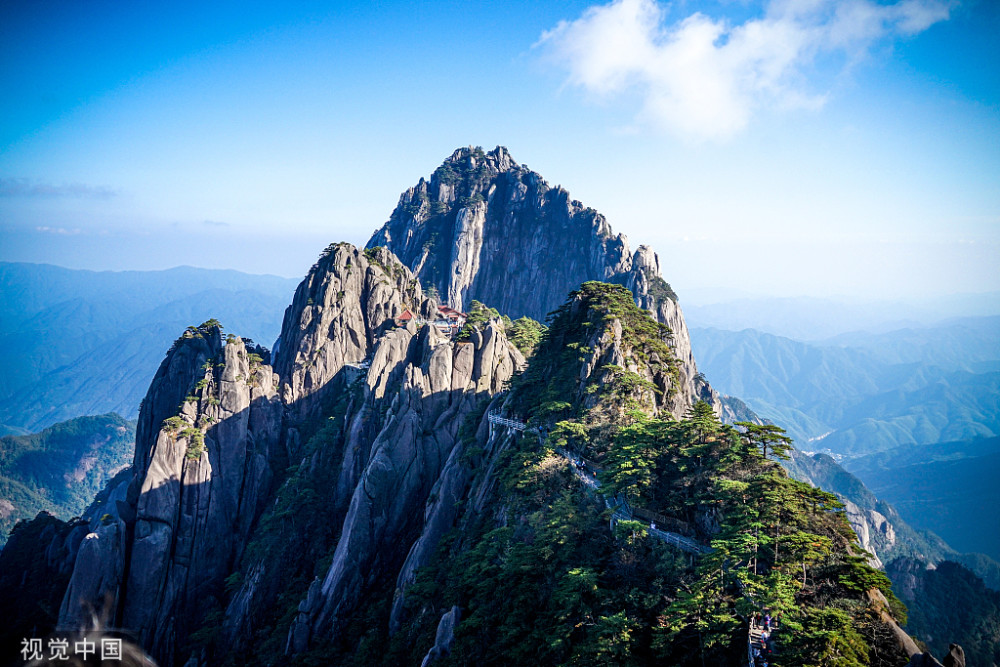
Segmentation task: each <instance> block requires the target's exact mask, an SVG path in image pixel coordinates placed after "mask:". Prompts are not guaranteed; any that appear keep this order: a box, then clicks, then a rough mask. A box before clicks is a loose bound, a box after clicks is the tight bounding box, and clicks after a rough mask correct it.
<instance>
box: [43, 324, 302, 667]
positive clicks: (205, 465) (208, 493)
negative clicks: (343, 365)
mask: <svg viewBox="0 0 1000 667" xmlns="http://www.w3.org/2000/svg"><path fill="white" fill-rule="evenodd" d="M261 362H262V357H261V356H260V355H256V354H252V353H248V351H247V349H246V347H245V345H244V343H243V341H242V340H241V339H239V338H236V337H234V336H231V337H229V339H228V341H227V342H226V343H223V341H222V337H221V331H220V329H219V327H218V326H205V327H202V328H197V329H189V330H188V331H187V332H186V333H185V334H184V336H182V337H181V338H180V339H178V341H177V342H176V343H175V345H174V347H173V348H172V349H171V350H170V352H168V354H167V358H166V359H165V360H164V361H163V363H162V364H161V366H160V369H159V371H158V372H157V375H156V377H155V378H154V380H153V382H152V384H151V386H150V391H149V393H148V394H147V396H146V399H145V400H144V401H143V404H142V408H141V410H140V420H139V428H138V432H137V438H136V454H135V464H134V467H133V472H132V478H131V480H130V481H129V483H128V487H127V491H125V492H124V493H122V492H120V491H119V492H112V493H111V494H110V497H111V498H112V499H116V502H115V503H114V508H113V509H114V511H113V513H111V514H110V516H109V517H106V518H105V520H104V524H105V525H102V526H100V527H98V528H97V529H96V530H95V531H94V532H92V533H90V534H88V535H87V536H86V538H85V539H84V541H83V544H82V546H81V547H80V552H79V555H78V557H77V559H76V562H75V565H74V568H73V574H72V577H71V579H70V583H69V586H68V588H67V592H66V595H65V597H64V599H63V604H62V608H61V611H60V625H61V626H64V627H79V626H80V625H81V623H82V622H83V621H84V619H85V618H87V616H88V615H89V613H90V610H91V609H92V608H95V607H96V606H98V604H99V602H100V601H101V600H102V599H105V598H108V599H111V600H113V607H114V609H115V612H114V615H113V618H114V623H115V624H117V625H119V626H122V627H125V628H128V629H129V630H131V631H134V632H136V633H137V635H138V636H139V638H140V640H141V641H142V644H143V646H144V647H146V649H147V650H149V651H150V653H152V654H153V655H154V656H156V657H157V658H158V659H159V660H160V661H161V662H165V663H167V664H170V663H172V662H173V661H174V659H175V657H176V656H175V655H174V653H173V651H174V648H175V646H176V645H177V643H178V639H179V638H183V637H187V636H188V635H189V634H190V632H191V631H193V630H194V629H196V628H195V627H192V626H191V624H193V623H195V622H197V621H198V619H200V618H202V617H203V616H204V614H205V613H206V611H207V608H206V607H207V603H208V600H209V599H210V598H211V595H210V594H211V593H212V592H213V591H214V590H215V589H216V588H217V587H218V586H219V585H220V584H221V582H222V580H223V579H224V578H225V577H226V576H227V575H228V574H229V573H230V572H231V571H232V568H233V566H234V564H235V563H236V562H237V560H238V558H239V556H240V553H241V551H242V549H243V547H244V545H245V544H246V539H247V536H248V534H249V532H250V529H251V526H252V524H253V520H254V518H255V517H256V516H257V515H259V513H260V511H261V509H262V505H263V503H264V501H265V499H266V498H267V495H268V493H269V491H270V482H271V478H272V476H273V471H272V469H271V460H272V459H273V458H274V456H275V453H276V450H277V447H278V443H279V433H280V426H281V415H282V406H281V403H280V401H279V400H278V398H277V392H276V387H275V380H276V378H275V376H274V373H273V372H272V371H271V368H270V366H267V365H265V364H263V363H261ZM121 496H124V498H121Z"/></svg>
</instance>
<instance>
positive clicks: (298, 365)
mask: <svg viewBox="0 0 1000 667" xmlns="http://www.w3.org/2000/svg"><path fill="white" fill-rule="evenodd" d="M423 301H424V299H423V297H422V295H421V292H420V284H419V283H418V282H417V280H416V279H415V278H414V276H413V275H412V274H411V273H410V271H409V270H408V269H407V268H406V267H405V266H403V265H402V264H400V262H399V260H397V259H396V258H395V257H393V256H392V254H391V253H390V252H388V251H387V250H386V249H384V248H383V249H379V250H374V251H367V252H362V251H361V250H359V249H358V248H355V247H354V246H351V245H349V244H347V243H337V244H332V245H331V246H329V247H328V248H327V249H326V251H324V253H323V255H322V256H321V257H320V259H319V261H318V262H317V263H316V265H315V266H313V268H312V270H311V271H310V272H309V274H308V275H307V276H306V278H305V280H303V281H302V283H301V284H299V287H298V289H296V290H295V297H294V298H293V300H292V303H291V305H290V306H288V308H287V309H286V311H285V318H284V322H283V324H282V327H281V337H280V339H279V345H278V348H277V349H276V350H275V351H274V357H275V361H274V370H275V372H276V373H277V374H278V375H279V377H280V378H281V383H280V394H281V399H282V401H283V402H284V403H285V405H286V406H288V407H289V409H290V411H291V412H292V413H293V416H294V417H297V418H306V417H308V416H310V415H312V414H314V413H315V412H316V410H318V409H319V408H320V406H321V405H322V402H323V399H324V398H325V397H326V396H327V395H328V394H329V392H330V391H332V390H333V389H334V387H335V386H336V385H331V380H333V379H334V378H335V377H336V376H337V374H338V373H339V372H340V371H341V369H342V368H343V367H344V366H345V365H348V364H360V363H361V362H363V361H364V360H365V359H367V358H368V357H369V356H370V355H371V353H372V350H373V349H374V346H375V340H376V338H378V337H379V336H380V335H381V334H382V333H383V332H384V331H385V330H386V328H387V327H390V326H392V318H395V317H397V316H399V315H400V314H402V312H403V311H404V310H406V309H407V308H412V309H414V310H417V311H418V312H420V310H421V309H420V306H421V304H422V303H423ZM424 309H426V306H425V307H424Z"/></svg>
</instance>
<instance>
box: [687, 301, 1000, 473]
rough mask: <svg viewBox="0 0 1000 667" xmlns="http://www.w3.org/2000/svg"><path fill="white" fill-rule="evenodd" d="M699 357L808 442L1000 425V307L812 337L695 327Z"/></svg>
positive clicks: (723, 383) (870, 440) (944, 436)
mask: <svg viewBox="0 0 1000 667" xmlns="http://www.w3.org/2000/svg"><path fill="white" fill-rule="evenodd" d="M691 339H692V346H693V347H694V351H695V356H696V358H697V359H698V364H699V367H700V368H701V370H702V371H703V372H705V374H706V375H707V376H708V377H709V378H710V379H711V380H712V383H713V385H715V386H716V387H717V388H718V389H719V391H721V392H723V393H725V394H730V395H733V396H738V397H740V398H741V399H743V400H744V401H745V402H746V403H747V404H748V405H749V406H750V407H751V408H752V409H753V410H755V411H756V412H757V413H758V414H760V415H761V416H763V417H766V418H768V419H771V420H773V421H774V422H775V423H777V424H779V425H781V426H783V427H784V428H786V429H787V430H788V431H789V432H790V434H791V435H793V436H794V437H795V439H796V441H797V442H798V445H799V447H801V448H802V449H805V450H828V451H830V452H831V453H833V454H836V455H848V456H857V455H863V454H867V453H870V452H873V451H878V450H883V449H890V448H892V447H896V446H900V445H904V444H929V443H934V442H942V441H948V440H964V439H970V438H976V437H989V436H993V435H998V434H1000V370H997V368H998V366H1000V317H983V318H964V319H961V320H956V321H954V322H951V323H948V324H943V325H940V326H935V327H929V328H925V329H912V328H911V329H905V330H901V331H898V332H893V333H885V334H861V333H854V334H850V335H844V336H840V337H838V338H835V339H830V340H827V341H823V342H819V343H805V342H802V341H796V340H792V339H790V338H784V337H781V336H775V335H772V334H767V333H762V332H760V331H756V330H753V329H745V330H743V331H723V330H719V329H704V328H694V329H692V331H691Z"/></svg>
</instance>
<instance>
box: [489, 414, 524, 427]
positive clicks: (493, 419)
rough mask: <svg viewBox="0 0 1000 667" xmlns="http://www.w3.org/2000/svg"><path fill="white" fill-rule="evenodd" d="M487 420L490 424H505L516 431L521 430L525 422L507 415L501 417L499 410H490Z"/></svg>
mask: <svg viewBox="0 0 1000 667" xmlns="http://www.w3.org/2000/svg"><path fill="white" fill-rule="evenodd" d="M488 417H489V420H490V423H491V424H498V425H500V426H506V427H507V428H512V429H514V430H516V431H523V430H524V429H525V428H526V427H527V424H525V423H524V422H521V421H517V420H516V419H508V418H507V417H501V416H500V413H499V412H491V413H490V414H489V415H488Z"/></svg>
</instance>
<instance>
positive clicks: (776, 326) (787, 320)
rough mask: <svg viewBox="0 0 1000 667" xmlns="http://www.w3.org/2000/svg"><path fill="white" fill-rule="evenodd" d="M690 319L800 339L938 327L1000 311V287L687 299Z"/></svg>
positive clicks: (706, 325) (693, 323) (705, 325)
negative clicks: (930, 293) (919, 293)
mask: <svg viewBox="0 0 1000 667" xmlns="http://www.w3.org/2000/svg"><path fill="white" fill-rule="evenodd" d="M684 307H685V309H686V312H687V315H688V320H689V324H690V325H691V326H692V327H697V328H702V329H705V328H714V329H723V330H727V331H741V330H743V329H756V330H757V331H761V332H764V333H769V334H772V335H775V336H782V337H786V338H792V339H795V340H802V341H809V342H821V341H827V340H830V339H832V338H835V337H837V336H841V335H846V336H848V337H850V336H851V335H852V334H853V333H856V332H860V333H861V335H862V336H863V337H867V336H869V335H878V334H882V333H887V332H893V331H899V330H901V329H907V328H913V329H922V328H927V327H935V326H938V325H939V324H942V323H943V322H944V321H947V320H949V319H953V318H957V319H963V318H980V317H995V316H997V315H1000V292H987V293H982V294H950V295H943V296H934V297H918V298H905V297H903V298H899V299H895V300H891V301H890V300H876V301H867V300H865V299H864V297H863V296H861V295H855V296H853V297H851V298H822V297H804V296H803V297H761V296H746V297H740V298H729V297H728V296H726V295H714V296H713V297H711V298H705V297H703V298H701V299H697V300H694V301H693V302H692V299H691V298H690V296H689V297H688V299H687V300H686V301H685V306H684Z"/></svg>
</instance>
